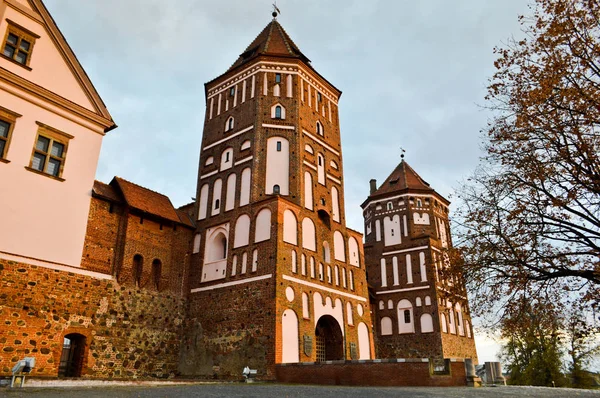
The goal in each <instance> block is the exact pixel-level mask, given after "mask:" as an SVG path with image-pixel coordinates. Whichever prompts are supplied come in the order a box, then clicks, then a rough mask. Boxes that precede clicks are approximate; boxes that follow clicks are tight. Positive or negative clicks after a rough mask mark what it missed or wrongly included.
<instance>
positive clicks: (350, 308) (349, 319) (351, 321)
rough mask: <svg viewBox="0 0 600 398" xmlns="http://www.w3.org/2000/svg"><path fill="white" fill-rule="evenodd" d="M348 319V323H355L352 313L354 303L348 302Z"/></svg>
mask: <svg viewBox="0 0 600 398" xmlns="http://www.w3.org/2000/svg"><path fill="white" fill-rule="evenodd" d="M346 320H347V321H348V325H354V316H353V314H352V303H350V302H347V303H346Z"/></svg>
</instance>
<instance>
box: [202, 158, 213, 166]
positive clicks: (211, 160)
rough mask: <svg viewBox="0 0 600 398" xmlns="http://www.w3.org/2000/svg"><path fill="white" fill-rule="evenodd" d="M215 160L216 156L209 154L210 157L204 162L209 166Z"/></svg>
mask: <svg viewBox="0 0 600 398" xmlns="http://www.w3.org/2000/svg"><path fill="white" fill-rule="evenodd" d="M214 162H215V158H214V157H213V156H209V157H208V158H207V159H206V162H204V165H205V166H209V165H211V164H213V163H214Z"/></svg>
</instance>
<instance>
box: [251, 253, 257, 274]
mask: <svg viewBox="0 0 600 398" xmlns="http://www.w3.org/2000/svg"><path fill="white" fill-rule="evenodd" d="M257 269H258V249H254V250H253V251H252V272H256V270H257Z"/></svg>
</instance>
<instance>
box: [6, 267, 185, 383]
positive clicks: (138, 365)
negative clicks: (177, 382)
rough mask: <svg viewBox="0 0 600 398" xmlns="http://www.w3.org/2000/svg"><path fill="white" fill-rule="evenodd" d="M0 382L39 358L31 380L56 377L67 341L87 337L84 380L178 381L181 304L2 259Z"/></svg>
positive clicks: (168, 297)
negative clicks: (31, 358) (21, 365)
mask: <svg viewBox="0 0 600 398" xmlns="http://www.w3.org/2000/svg"><path fill="white" fill-rule="evenodd" d="M0 286H2V290H1V292H0V376H8V375H10V371H11V368H12V367H13V366H14V364H15V362H16V361H17V360H19V359H21V358H23V357H25V356H34V357H35V358H36V367H35V368H34V370H33V373H32V376H37V377H57V376H58V368H59V362H60V358H61V353H62V349H63V339H64V337H65V336H66V335H67V334H70V333H78V334H80V335H83V336H85V338H86V344H85V353H84V356H83V357H84V362H83V366H82V370H81V374H82V376H83V377H88V378H109V379H110V378H144V377H160V378H165V377H172V376H174V375H176V374H177V367H178V360H179V346H180V336H181V332H182V325H183V320H184V316H185V303H184V300H183V298H181V297H179V296H177V295H172V294H168V293H164V292H163V293H157V292H153V291H148V290H139V289H135V288H133V287H131V286H123V285H120V284H118V283H116V282H115V281H114V280H100V279H95V278H92V277H89V276H83V275H78V274H74V273H70V272H64V271H57V270H52V269H47V268H42V267H37V266H33V265H28V264H23V263H16V262H11V261H6V260H1V259H0Z"/></svg>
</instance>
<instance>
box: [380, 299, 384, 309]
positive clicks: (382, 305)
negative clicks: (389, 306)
mask: <svg viewBox="0 0 600 398" xmlns="http://www.w3.org/2000/svg"><path fill="white" fill-rule="evenodd" d="M379 309H380V310H384V309H385V303H384V301H383V300H379Z"/></svg>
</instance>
